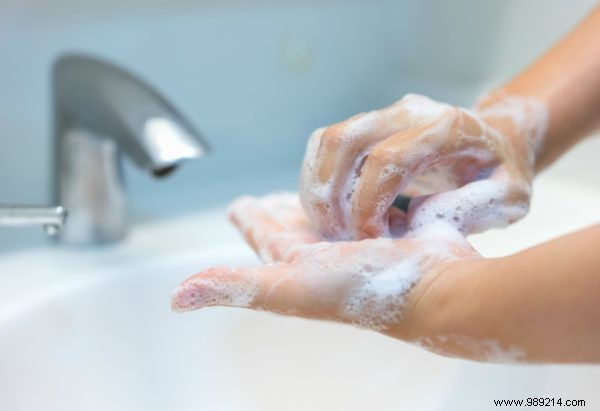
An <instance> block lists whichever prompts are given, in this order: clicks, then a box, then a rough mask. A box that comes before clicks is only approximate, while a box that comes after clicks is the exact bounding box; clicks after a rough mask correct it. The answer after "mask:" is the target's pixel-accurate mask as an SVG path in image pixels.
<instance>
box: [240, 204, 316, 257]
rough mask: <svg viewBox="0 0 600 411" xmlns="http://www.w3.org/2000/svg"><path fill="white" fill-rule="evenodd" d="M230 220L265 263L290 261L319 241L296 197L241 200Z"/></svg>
mask: <svg viewBox="0 0 600 411" xmlns="http://www.w3.org/2000/svg"><path fill="white" fill-rule="evenodd" d="M229 217H230V219H231V221H232V222H233V223H234V224H235V225H236V226H237V227H238V229H239V230H240V231H241V232H242V234H243V235H244V237H245V239H246V241H247V242H248V244H249V245H250V246H251V247H252V249H254V251H255V252H256V253H257V254H258V255H259V257H260V258H261V260H262V261H264V262H273V261H290V260H291V259H293V257H294V256H295V254H296V253H297V251H298V250H299V247H300V246H302V245H305V244H311V243H314V242H318V241H320V238H318V237H317V235H316V234H315V233H314V232H313V231H312V230H311V229H310V223H309V221H308V219H307V218H306V216H305V214H304V212H303V211H302V208H301V206H300V201H299V199H298V196H297V195H296V194H292V193H278V194H271V195H268V196H265V197H262V198H260V199H259V198H256V197H249V196H246V197H241V198H239V199H237V200H236V201H234V202H233V203H232V204H231V206H230V207H229Z"/></svg>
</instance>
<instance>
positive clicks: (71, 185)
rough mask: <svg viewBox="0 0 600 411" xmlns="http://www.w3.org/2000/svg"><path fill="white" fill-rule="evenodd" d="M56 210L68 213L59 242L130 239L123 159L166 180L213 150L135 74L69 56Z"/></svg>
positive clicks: (64, 68) (63, 62)
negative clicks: (60, 208) (187, 161)
mask: <svg viewBox="0 0 600 411" xmlns="http://www.w3.org/2000/svg"><path fill="white" fill-rule="evenodd" d="M53 97H54V101H53V104H54V156H55V163H54V202H55V203H56V204H61V205H62V206H63V207H65V208H66V209H67V210H68V211H69V222H68V224H66V225H65V227H64V228H63V229H62V230H61V231H60V233H59V234H58V236H57V238H58V240H59V241H60V242H64V243H70V244H98V243H109V242H114V241H117V240H119V239H121V238H123V237H124V236H125V235H126V233H127V227H128V213H127V204H126V192H125V186H124V182H123V176H122V170H121V161H120V157H121V154H123V153H124V154H126V155H128V156H129V157H131V158H132V159H133V161H134V162H135V163H136V164H137V166H139V167H141V168H143V169H146V170H148V171H149V172H150V173H151V174H152V175H153V176H155V177H161V176H164V175H166V174H169V173H170V172H171V171H173V170H174V169H175V168H176V167H177V166H178V165H179V164H180V162H181V161H183V160H185V159H192V158H198V157H201V156H203V155H205V154H206V153H207V151H208V145H207V144H206V143H205V142H204V140H203V139H202V138H201V136H200V134H199V133H198V132H197V131H196V130H195V129H194V128H193V127H192V126H191V124H190V123H188V122H187V121H186V120H185V119H184V118H183V117H182V116H181V115H180V114H178V113H177V111H176V110H175V108H174V107H173V106H171V104H169V103H168V102H167V101H166V100H165V99H164V98H163V97H161V96H160V95H159V94H158V93H157V92H156V91H154V90H153V89H152V88H150V86H149V85H147V84H146V83H145V82H143V81H142V80H140V79H139V78H137V77H135V76H134V75H133V74H131V73H129V72H127V71H125V70H123V69H121V68H119V67H116V66H114V65H113V64H110V63H108V62H106V61H102V60H99V59H97V58H95V57H90V56H85V55H79V54H70V55H66V56H63V57H61V58H60V59H59V60H58V61H57V62H56V64H55V66H54V72H53Z"/></svg>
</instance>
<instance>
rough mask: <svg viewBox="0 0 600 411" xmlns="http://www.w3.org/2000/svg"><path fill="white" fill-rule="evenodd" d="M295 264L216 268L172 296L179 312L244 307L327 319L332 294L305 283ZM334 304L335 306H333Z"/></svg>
mask: <svg viewBox="0 0 600 411" xmlns="http://www.w3.org/2000/svg"><path fill="white" fill-rule="evenodd" d="M299 267H300V266H299V265H295V264H286V263H281V264H273V265H266V266H262V267H258V266H256V267H214V268H210V269H208V270H205V271H202V272H200V273H198V274H195V275H193V276H192V277H190V278H188V279H187V280H185V281H184V282H183V283H181V285H179V286H178V287H177V288H176V289H175V291H174V293H173V296H172V298H171V308H172V310H173V311H176V312H183V311H192V310H197V309H200V308H203V307H209V306H230V307H244V308H251V309H256V310H266V311H271V312H276V313H281V314H288V315H296V316H301V317H309V318H326V317H329V316H330V315H329V312H330V311H331V310H332V309H334V308H335V305H332V303H331V298H330V296H325V298H323V293H322V292H321V291H320V290H316V289H315V286H314V285H315V284H316V283H310V282H309V283H303V282H301V281H299V278H301V274H302V273H301V272H300V271H301V269H300V268H299ZM330 306H331V307H330Z"/></svg>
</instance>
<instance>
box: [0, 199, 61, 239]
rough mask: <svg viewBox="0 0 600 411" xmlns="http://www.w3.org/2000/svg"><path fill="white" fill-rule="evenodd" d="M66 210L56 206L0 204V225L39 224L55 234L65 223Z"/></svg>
mask: <svg viewBox="0 0 600 411" xmlns="http://www.w3.org/2000/svg"><path fill="white" fill-rule="evenodd" d="M66 217H67V212H66V211H65V209H64V208H62V207H60V206H58V207H31V206H0V226H29V225H41V226H42V227H43V228H44V231H45V232H46V234H48V235H55V234H57V233H58V231H59V230H60V228H61V227H62V226H63V225H64V223H65V218H66Z"/></svg>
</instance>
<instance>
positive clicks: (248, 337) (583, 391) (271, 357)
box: [0, 183, 600, 411]
mask: <svg viewBox="0 0 600 411" xmlns="http://www.w3.org/2000/svg"><path fill="white" fill-rule="evenodd" d="M536 195H537V198H536V202H535V203H534V207H533V211H532V214H531V216H530V217H528V218H527V219H526V220H525V221H523V222H521V223H519V224H517V225H515V226H513V227H511V228H510V229H507V230H504V231H495V232H492V233H487V234H485V235H482V236H479V237H477V238H475V243H476V245H477V246H478V247H479V248H480V249H481V250H482V252H484V253H485V254H486V255H490V256H491V255H500V254H505V253H508V252H512V251H515V250H517V249H520V248H522V247H524V246H527V245H530V244H533V243H536V242H539V241H541V240H544V239H548V238H550V237H552V236H554V235H558V234H562V233H564V232H566V231H569V230H572V229H575V228H579V227H581V226H584V225H586V224H590V223H592V222H595V221H597V219H598V210H600V194H599V193H598V192H595V191H592V190H588V191H586V190H584V189H578V188H576V187H572V186H570V185H569V186H567V185H564V186H562V185H561V184H559V183H552V184H550V183H548V184H541V185H540V187H539V188H538V192H537V193H536ZM211 219H214V217H211ZM195 221H196V222H197V221H199V220H195ZM190 224H191V223H185V222H183V223H182V222H180V223H179V224H178V225H175V226H173V227H171V233H177V232H179V236H180V237H182V238H185V239H187V240H189V242H190V243H188V244H187V246H186V247H187V248H186V247H175V246H174V245H173V244H172V243H171V245H170V247H171V249H175V248H176V249H179V248H185V249H184V250H183V251H173V252H164V253H157V252H155V250H158V249H161V250H162V249H165V248H166V249H169V247H167V246H166V245H164V244H166V243H164V244H163V243H160V241H163V242H164V241H166V242H167V243H168V242H169V239H170V238H171V237H169V236H168V235H167V234H165V235H164V236H162V237H161V238H162V240H159V239H156V240H149V239H148V238H152V236H151V235H150V233H151V232H152V230H153V229H147V231H146V232H144V233H143V234H144V235H142V234H138V235H134V236H133V238H132V240H131V242H132V244H134V246H132V245H129V247H130V248H129V249H128V250H129V251H127V252H124V251H122V250H114V251H111V250H108V251H107V250H104V251H100V252H99V253H100V254H102V253H104V254H102V258H99V257H98V256H97V255H95V254H94V253H93V252H92V255H91V256H90V255H88V256H84V257H71V256H70V254H69V253H66V254H65V252H63V251H61V250H50V251H44V252H41V251H40V252H38V254H35V253H36V252H32V254H31V255H25V256H21V257H20V259H19V261H20V262H15V261H12V262H11V263H10V264H8V263H4V265H3V264H1V263H0V272H2V270H3V269H7V267H12V269H19V267H23V268H22V270H23V271H22V272H20V273H19V275H21V276H27V275H29V272H31V271H32V270H33V269H34V268H33V267H35V264H38V265H44V267H45V270H46V271H47V272H48V273H47V274H48V275H50V274H51V272H52V271H53V270H54V271H56V272H57V274H58V273H60V272H64V271H68V270H71V271H79V272H78V273H74V274H73V278H72V279H71V280H70V281H64V283H62V284H61V285H60V286H56V287H54V288H53V289H52V290H51V291H47V292H40V293H38V294H35V295H34V294H30V296H29V297H28V301H26V302H19V303H18V304H15V305H10V306H6V307H4V309H3V310H0V410H2V411H4V410H6V411H75V410H77V411H82V410H86V411H96V410H98V411H108V410H111V411H138V410H140V411H142V410H143V411H155V410H156V411H159V410H160V411H162V410H181V411H185V410H210V411H218V410H261V411H263V410H277V411H280V410H365V409H369V410H375V409H377V410H392V409H393V410H398V409H405V410H416V411H419V410H424V411H427V410H461V411H471V410H473V411H481V410H488V409H489V410H493V409H497V408H496V407H495V406H494V404H493V400H495V399H524V398H527V397H554V398H559V397H560V398H563V401H564V399H584V400H585V401H586V403H587V404H588V406H591V407H592V408H593V407H595V405H594V404H596V405H597V404H600V392H598V390H597V384H598V381H600V367H593V366H568V367H564V366H563V367H559V366H546V367H544V366H499V365H484V364H477V363H471V362H465V361H459V360H451V359H446V358H442V357H438V356H435V355H433V354H429V353H427V352H425V351H422V350H420V349H418V348H415V347H412V346H410V345H407V344H404V343H401V342H399V341H396V340H393V339H390V338H387V337H384V336H381V335H378V334H375V333H371V332H366V331H362V330H357V329H354V328H351V327H348V326H340V325H335V324H330V323H321V322H314V321H306V320H299V319H290V318H282V317H277V316H274V315H270V314H267V313H256V312H250V311H245V310H241V309H225V308H211V309H205V310H201V311H198V312H193V313H188V314H173V313H171V311H170V309H169V296H170V293H171V291H172V290H173V288H174V287H175V286H176V285H177V284H178V283H179V281H181V280H182V279H183V278H185V277H186V276H188V275H190V274H192V273H194V272H196V271H198V270H201V269H203V268H205V267H208V266H211V265H216V264H253V263H256V262H257V260H256V259H255V258H254V257H252V255H251V254H250V253H249V251H247V250H246V249H245V248H242V247H241V242H240V240H239V239H234V238H235V237H231V238H227V239H223V241H222V242H218V241H217V243H218V245H217V246H212V247H207V246H202V247H199V248H196V246H197V244H196V243H194V241H193V238H194V237H193V236H186V235H184V234H185V233H181V232H180V231H179V230H181V229H183V228H182V227H189V226H190ZM165 227H166V226H162V227H161V228H160V232H161V233H168V232H169V230H168V229H167V228H168V227H167V228H165ZM219 227H222V229H223V230H227V229H226V228H225V227H226V225H225V223H224V222H223V221H221V222H219V223H218V224H217V225H215V226H214V227H212V228H211V229H210V230H213V231H214V230H217V231H219V232H220V228H219ZM188 229H189V228H188ZM156 230H159V228H156ZM217 231H214V232H217ZM206 235H210V233H209V232H207V233H206ZM165 237H166V238H167V239H166V240H165ZM157 238H158V236H157ZM144 239H145V240H144ZM144 241H146V242H144ZM152 241H156V243H152ZM180 241H181V242H182V244H183V243H184V242H185V241H184V240H180ZM136 244H137V246H135V245H136ZM161 244H163V245H164V246H163V245H161ZM136 247H137V248H136ZM132 250H133V251H132ZM115 255H118V257H115ZM40 256H41V257H40ZM109 257H110V258H109ZM86 259H87V260H86ZM107 259H111V263H110V264H107V263H99V262H98V261H100V260H102V261H106V260H107ZM119 260H123V261H122V262H119ZM86 261H87V262H86ZM27 264H29V266H27ZM32 275H33V274H32ZM3 281H5V280H3ZM0 287H2V281H0ZM590 409H591V408H590Z"/></svg>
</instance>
